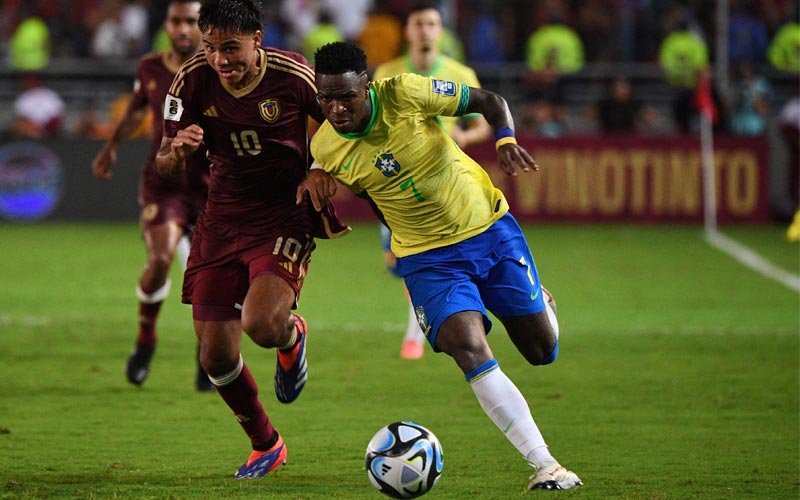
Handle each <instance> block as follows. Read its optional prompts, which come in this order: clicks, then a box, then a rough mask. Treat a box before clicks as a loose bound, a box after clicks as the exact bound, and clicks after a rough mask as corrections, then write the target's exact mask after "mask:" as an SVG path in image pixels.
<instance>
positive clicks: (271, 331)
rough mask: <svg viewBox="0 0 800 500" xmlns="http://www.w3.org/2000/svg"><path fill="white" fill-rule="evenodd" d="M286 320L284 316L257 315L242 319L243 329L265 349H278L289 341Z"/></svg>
mask: <svg viewBox="0 0 800 500" xmlns="http://www.w3.org/2000/svg"><path fill="white" fill-rule="evenodd" d="M286 321H287V320H286V318H285V317H283V315H280V316H278V315H267V314H262V315H257V316H255V317H252V316H245V317H242V329H243V330H244V331H245V333H247V335H248V336H249V337H250V338H251V339H252V340H253V342H255V343H256V344H257V345H259V346H261V347H265V348H271V347H278V346H280V345H283V344H284V343H286V341H288V339H284V338H283V337H286V330H287V328H286Z"/></svg>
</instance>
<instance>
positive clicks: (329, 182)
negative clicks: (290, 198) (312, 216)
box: [295, 162, 337, 212]
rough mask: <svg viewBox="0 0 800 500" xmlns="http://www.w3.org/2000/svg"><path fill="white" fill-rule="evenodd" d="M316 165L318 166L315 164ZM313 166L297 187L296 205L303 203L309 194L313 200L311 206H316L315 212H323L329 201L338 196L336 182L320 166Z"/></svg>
mask: <svg viewBox="0 0 800 500" xmlns="http://www.w3.org/2000/svg"><path fill="white" fill-rule="evenodd" d="M314 165H317V163H316V162H315V163H314ZM314 165H312V166H311V170H309V171H308V174H306V177H305V178H304V179H303V180H302V181H300V184H299V185H298V186H297V198H296V200H295V201H296V203H297V204H298V205H299V204H300V203H302V202H303V198H304V197H305V196H306V193H308V196H309V198H311V204H312V205H314V210H316V211H317V212H320V211H322V209H323V208H324V207H325V205H327V204H328V199H330V198H331V197H332V196H333V195H335V194H336V189H337V186H336V180H335V179H334V178H333V176H331V175H330V174H328V173H327V172H325V171H324V170H322V168H321V167H319V166H316V167H315V166H314Z"/></svg>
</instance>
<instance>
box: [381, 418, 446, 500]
mask: <svg viewBox="0 0 800 500" xmlns="http://www.w3.org/2000/svg"><path fill="white" fill-rule="evenodd" d="M366 465H367V476H368V477H369V481H370V482H371V483H372V486H374V487H375V489H377V490H378V491H380V492H381V493H383V494H385V495H388V496H390V497H392V498H417V497H419V496H422V495H424V494H425V493H427V492H428V491H430V490H431V488H433V487H434V486H435V485H436V483H437V482H438V481H439V476H440V475H441V474H442V467H443V466H444V459H443V457H442V445H440V444H439V439H437V438H436V436H435V435H434V434H433V433H432V432H431V431H429V430H428V429H426V428H425V427H423V426H421V425H419V424H416V423H414V422H407V421H404V422H394V423H391V424H389V425H387V426H386V427H383V428H381V429H380V430H379V431H378V432H376V433H375V435H374V436H373V437H372V439H371V440H370V442H369V444H368V445H367V455H366Z"/></svg>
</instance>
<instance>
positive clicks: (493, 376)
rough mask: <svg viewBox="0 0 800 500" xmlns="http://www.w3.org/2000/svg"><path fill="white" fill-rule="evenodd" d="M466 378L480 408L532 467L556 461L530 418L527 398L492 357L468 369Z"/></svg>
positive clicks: (531, 417)
mask: <svg viewBox="0 0 800 500" xmlns="http://www.w3.org/2000/svg"><path fill="white" fill-rule="evenodd" d="M467 381H468V382H469V384H470V386H471V387H472V390H473V391H474V392H475V396H477V398H478V402H479V403H480V404H481V408H483V411H484V412H485V413H486V414H487V415H488V416H489V418H490V419H492V422H494V424H495V425H496V426H497V428H498V429H500V430H501V431H502V432H503V434H505V436H506V439H508V440H509V441H511V444H513V445H514V447H515V448H516V449H517V451H519V452H520V453H521V454H522V456H523V457H525V459H526V460H528V462H530V463H531V464H532V465H533V466H534V467H536V468H539V467H541V465H542V464H543V463H545V462H556V459H555V458H553V456H552V455H550V452H549V451H548V449H547V443H545V441H544V437H543V436H542V433H541V432H540V431H539V428H538V427H537V426H536V422H534V421H533V416H532V415H531V411H530V408H528V403H527V401H525V398H524V397H523V396H522V393H521V392H519V389H517V386H515V385H514V383H513V382H512V381H511V379H509V378H508V377H507V376H506V374H505V373H503V371H502V370H500V366H499V365H498V364H497V361H496V360H491V361H488V362H486V363H484V364H483V365H481V366H479V367H478V368H476V369H475V370H473V371H472V372H470V373H468V374H467Z"/></svg>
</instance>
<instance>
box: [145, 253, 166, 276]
mask: <svg viewBox="0 0 800 500" xmlns="http://www.w3.org/2000/svg"><path fill="white" fill-rule="evenodd" d="M170 264H172V254H171V253H169V252H155V253H153V254H152V255H151V256H150V259H149V260H148V261H147V265H148V266H149V267H150V269H151V270H152V272H154V273H156V274H158V275H160V276H166V275H167V274H168V273H169V266H170Z"/></svg>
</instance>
